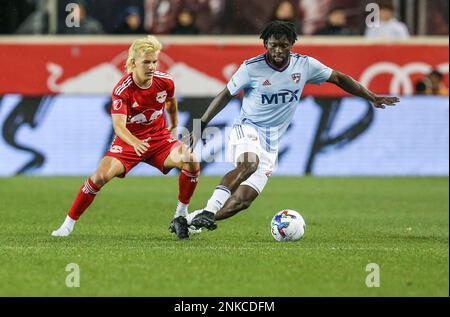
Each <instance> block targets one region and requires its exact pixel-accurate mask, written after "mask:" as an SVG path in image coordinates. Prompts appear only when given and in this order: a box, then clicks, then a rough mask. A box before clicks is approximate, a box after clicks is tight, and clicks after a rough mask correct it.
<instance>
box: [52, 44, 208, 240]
mask: <svg viewBox="0 0 450 317" xmlns="http://www.w3.org/2000/svg"><path fill="white" fill-rule="evenodd" d="M161 48H162V45H161V43H160V42H159V41H158V40H157V38H156V37H154V36H148V37H146V38H144V39H138V40H136V41H134V42H133V44H132V45H131V47H130V49H129V52H128V59H127V62H126V67H127V75H125V76H124V77H122V79H121V80H120V81H119V83H118V84H117V85H116V86H115V87H114V90H113V93H112V107H111V114H112V122H113V127H114V131H115V133H116V137H115V138H114V141H113V143H112V145H111V148H110V149H109V151H108V152H107V153H106V154H105V157H104V158H103V159H102V161H101V162H100V165H99V166H98V168H97V170H96V172H95V173H94V174H93V175H92V176H91V177H90V178H88V179H87V180H86V181H85V182H84V184H83V186H81V188H80V190H79V192H78V194H77V196H76V198H75V201H74V202H73V204H72V207H71V208H70V210H69V212H68V215H67V217H66V219H65V221H64V223H63V224H62V225H61V227H60V228H59V229H57V230H55V231H53V232H52V236H56V237H61V236H68V235H69V234H70V233H71V232H72V230H73V228H74V225H75V223H76V221H77V220H78V218H79V217H80V216H81V215H82V213H83V212H84V211H85V210H86V209H87V208H88V207H89V205H90V204H91V203H92V201H93V200H94V198H95V196H96V194H97V193H98V192H99V190H100V189H101V188H102V187H103V186H104V185H105V184H106V183H107V182H108V181H110V180H111V179H112V178H114V177H116V176H117V177H125V175H126V174H127V173H128V172H129V171H130V170H131V169H132V168H133V167H135V166H136V165H137V164H138V163H140V162H145V163H147V164H150V165H152V166H154V167H156V168H157V169H159V170H160V171H161V172H162V173H163V174H167V173H168V172H169V171H170V170H171V169H172V168H174V167H177V168H179V169H180V170H181V173H180V176H179V194H178V205H177V207H176V212H175V216H174V219H173V221H172V224H171V227H172V228H173V230H174V231H175V233H176V235H177V237H178V238H179V239H186V238H188V236H189V235H188V225H187V222H186V218H185V216H186V214H187V208H188V205H189V201H190V199H191V197H192V195H193V193H194V190H195V187H196V186H197V181H198V175H199V172H200V165H199V163H198V161H197V159H196V157H195V154H194V153H192V152H191V151H190V150H189V148H188V147H187V146H186V145H185V144H184V143H182V142H180V141H178V140H177V139H175V138H174V137H173V136H172V134H171V131H172V130H175V129H176V127H177V120H178V117H177V109H178V105H177V99H176V96H175V94H174V90H175V88H174V82H173V80H172V78H171V76H170V75H169V74H166V73H162V72H159V71H157V70H156V68H157V62H158V55H159V52H160V51H161ZM165 110H166V111H167V114H168V118H169V123H170V125H169V127H167V125H166V119H165V113H164V112H165Z"/></svg>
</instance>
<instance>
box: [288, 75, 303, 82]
mask: <svg viewBox="0 0 450 317" xmlns="http://www.w3.org/2000/svg"><path fill="white" fill-rule="evenodd" d="M291 77H292V80H293V81H294V82H295V83H296V84H298V83H299V82H300V79H301V78H302V74H300V73H295V74H292V75H291Z"/></svg>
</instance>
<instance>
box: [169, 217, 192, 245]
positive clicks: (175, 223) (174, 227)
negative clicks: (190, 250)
mask: <svg viewBox="0 0 450 317" xmlns="http://www.w3.org/2000/svg"><path fill="white" fill-rule="evenodd" d="M169 231H170V232H174V233H175V234H176V235H177V238H178V239H180V240H183V239H188V238H189V230H188V223H187V220H186V218H184V217H183V216H179V217H176V218H174V219H173V220H172V222H171V223H170V225H169Z"/></svg>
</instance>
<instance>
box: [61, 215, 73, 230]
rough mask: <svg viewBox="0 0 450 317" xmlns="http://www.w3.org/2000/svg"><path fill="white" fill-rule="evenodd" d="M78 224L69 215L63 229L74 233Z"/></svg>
mask: <svg viewBox="0 0 450 317" xmlns="http://www.w3.org/2000/svg"><path fill="white" fill-rule="evenodd" d="M76 222H77V221H76V220H73V219H72V218H70V217H69V215H67V216H66V220H64V223H63V224H62V225H61V227H65V228H67V229H69V230H70V231H72V230H73V227H74V226H75V223H76Z"/></svg>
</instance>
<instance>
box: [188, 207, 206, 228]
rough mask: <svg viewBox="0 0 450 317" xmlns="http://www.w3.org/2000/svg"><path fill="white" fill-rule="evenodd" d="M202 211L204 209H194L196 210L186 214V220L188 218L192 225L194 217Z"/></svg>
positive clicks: (189, 223)
mask: <svg viewBox="0 0 450 317" xmlns="http://www.w3.org/2000/svg"><path fill="white" fill-rule="evenodd" d="M202 211H203V209H199V210H194V211H193V212H191V213H188V214H187V215H186V220H187V223H188V225H191V221H192V219H194V217H195V216H197V215H198V214H199V213H201V212H202Z"/></svg>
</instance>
